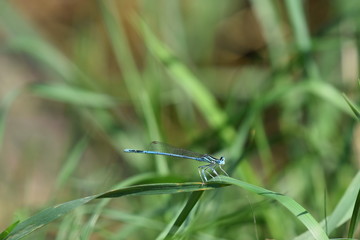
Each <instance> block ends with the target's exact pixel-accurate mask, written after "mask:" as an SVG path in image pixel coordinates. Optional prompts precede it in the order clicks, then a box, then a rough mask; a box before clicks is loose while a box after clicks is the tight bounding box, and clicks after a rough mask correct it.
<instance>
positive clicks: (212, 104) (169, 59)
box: [136, 17, 235, 142]
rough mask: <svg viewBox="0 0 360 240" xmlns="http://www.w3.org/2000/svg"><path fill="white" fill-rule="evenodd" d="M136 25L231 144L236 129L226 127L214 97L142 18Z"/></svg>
mask: <svg viewBox="0 0 360 240" xmlns="http://www.w3.org/2000/svg"><path fill="white" fill-rule="evenodd" d="M136 24H137V25H138V26H139V28H140V29H141V30H140V31H141V34H142V35H143V36H144V39H145V43H146V45H147V47H148V48H149V50H150V52H151V53H152V54H153V56H154V57H155V58H157V59H158V60H159V61H160V62H161V63H162V64H163V65H164V67H165V69H166V70H167V71H168V72H169V73H170V75H171V76H172V77H173V78H174V80H175V81H176V82H177V84H178V85H180V86H181V87H182V88H183V89H184V90H185V91H186V92H187V93H188V95H189V97H190V98H191V99H192V101H193V102H194V104H195V105H196V106H197V107H198V108H199V110H200V111H201V112H202V114H203V116H204V118H205V119H206V120H207V122H208V123H209V125H210V126H212V127H213V128H215V129H222V132H221V136H222V137H223V139H224V140H225V141H227V142H229V141H230V140H231V139H232V137H233V136H234V134H235V132H234V129H232V128H230V127H224V126H225V124H226V122H227V116H226V114H225V112H223V111H222V110H221V109H220V107H219V106H218V104H217V102H216V100H215V98H214V97H213V95H212V94H211V93H210V91H208V90H207V89H206V88H205V86H204V85H202V84H201V82H200V81H199V79H197V77H196V76H195V75H194V74H193V73H192V72H191V71H190V70H189V69H188V68H187V67H186V66H185V65H184V64H183V63H182V62H181V61H180V59H178V58H177V57H176V56H174V54H173V53H172V52H171V51H170V49H168V48H167V47H166V46H165V45H164V44H163V43H161V42H160V41H159V40H158V39H157V38H156V37H155V35H154V34H153V33H152V31H151V29H150V27H149V26H148V25H147V24H146V23H145V21H144V20H142V19H141V18H140V17H137V18H136Z"/></svg>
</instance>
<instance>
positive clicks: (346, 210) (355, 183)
mask: <svg viewBox="0 0 360 240" xmlns="http://www.w3.org/2000/svg"><path fill="white" fill-rule="evenodd" d="M359 189H360V171H358V173H357V174H356V176H355V177H354V179H353V180H352V182H351V183H350V184H349V187H348V188H347V189H346V192H345V193H344V194H343V196H342V198H341V199H340V201H339V203H338V204H337V205H336V207H335V209H334V211H333V212H332V213H331V215H330V216H329V218H328V220H327V229H328V231H329V233H331V232H332V231H334V230H335V229H336V228H337V227H339V226H340V225H342V224H344V223H345V222H346V221H348V220H349V219H350V217H351V212H352V211H353V205H354V202H355V199H356V194H357V193H358V191H359ZM322 224H325V221H322ZM309 236H310V233H309V232H305V233H303V234H301V235H300V236H298V237H297V238H296V240H306V239H309Z"/></svg>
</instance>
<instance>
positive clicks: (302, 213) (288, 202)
mask: <svg viewBox="0 0 360 240" xmlns="http://www.w3.org/2000/svg"><path fill="white" fill-rule="evenodd" d="M216 180H219V179H218V178H214V179H212V180H210V181H209V182H212V181H216ZM221 180H222V182H223V183H228V184H233V185H236V186H239V187H242V188H244V189H246V190H248V191H251V192H254V193H257V194H259V195H262V196H264V197H267V198H271V199H274V200H276V201H278V202H279V203H280V204H282V205H283V206H284V207H286V208H287V209H288V210H289V211H290V212H291V213H292V214H293V215H294V216H295V217H296V218H297V219H299V221H300V222H302V223H303V224H304V225H305V227H306V228H307V229H308V230H309V231H310V233H311V235H312V236H313V238H314V239H317V240H328V239H329V238H328V236H327V235H326V233H325V231H324V230H323V229H322V227H321V225H320V224H319V223H318V222H317V221H316V220H315V218H314V217H313V216H312V215H311V214H310V213H309V212H308V211H306V209H305V208H303V207H302V206H301V205H300V204H298V203H297V202H296V201H295V200H294V199H292V198H290V197H288V196H286V195H284V194H281V193H277V192H273V191H270V190H267V189H265V188H262V187H258V186H255V185H252V184H250V183H246V182H243V181H240V180H237V179H234V178H231V177H226V176H221Z"/></svg>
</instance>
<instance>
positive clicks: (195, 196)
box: [165, 191, 204, 239]
mask: <svg viewBox="0 0 360 240" xmlns="http://www.w3.org/2000/svg"><path fill="white" fill-rule="evenodd" d="M203 193H204V191H199V192H192V193H191V195H190V197H189V199H188V201H187V203H186V205H185V207H184V208H183V210H182V211H181V213H180V215H179V216H178V218H177V219H176V221H175V223H174V224H173V226H172V227H171V229H170V231H169V232H168V234H167V236H166V237H165V239H168V238H171V237H172V236H173V235H175V234H176V232H177V230H178V229H179V228H180V227H181V225H182V224H183V223H184V221H185V220H186V218H187V217H188V216H189V214H190V212H191V210H192V209H193V208H194V207H195V205H196V203H197V202H198V201H199V199H200V197H201V196H202V194H203Z"/></svg>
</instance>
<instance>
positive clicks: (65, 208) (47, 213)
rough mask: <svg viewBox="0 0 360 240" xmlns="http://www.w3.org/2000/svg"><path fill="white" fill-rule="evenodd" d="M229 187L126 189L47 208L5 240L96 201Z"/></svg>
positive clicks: (180, 185)
mask: <svg viewBox="0 0 360 240" xmlns="http://www.w3.org/2000/svg"><path fill="white" fill-rule="evenodd" d="M225 186H228V185H227V184H223V183H219V182H212V183H207V184H202V183H165V184H147V185H137V186H130V187H125V188H121V189H117V190H112V191H108V192H105V193H101V194H97V195H93V196H88V197H84V198H81V199H76V200H73V201H69V202H66V203H63V204H59V205H57V206H54V207H50V208H47V209H45V210H43V211H41V212H39V213H37V214H35V215H34V216H32V217H30V218H28V219H27V220H25V221H23V222H21V223H19V224H18V225H17V226H16V227H15V228H14V229H13V231H12V232H11V233H10V234H9V235H7V237H6V238H5V239H8V240H15V239H21V238H23V237H25V236H26V235H28V234H30V233H31V232H33V231H35V230H37V229H39V228H41V227H43V226H45V225H46V224H48V223H50V222H52V221H54V220H56V219H58V218H59V217H62V216H64V215H65V214H67V213H69V212H70V211H72V210H73V209H75V208H77V207H80V206H82V205H84V204H86V203H88V202H90V201H92V200H94V199H100V198H117V197H124V196H129V195H133V196H135V195H154V194H175V193H185V192H194V191H206V190H212V189H215V188H219V187H225Z"/></svg>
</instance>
